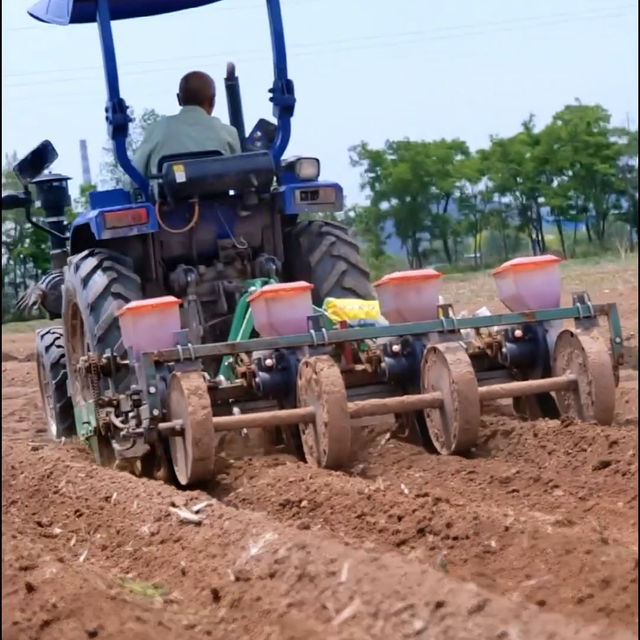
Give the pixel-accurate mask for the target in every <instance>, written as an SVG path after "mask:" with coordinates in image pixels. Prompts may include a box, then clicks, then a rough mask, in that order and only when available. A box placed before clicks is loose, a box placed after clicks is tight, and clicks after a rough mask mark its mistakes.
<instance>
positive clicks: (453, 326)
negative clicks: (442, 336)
mask: <svg viewBox="0 0 640 640" xmlns="http://www.w3.org/2000/svg"><path fill="white" fill-rule="evenodd" d="M437 309H438V320H440V322H441V323H442V330H443V331H455V332H457V331H459V329H458V320H457V318H456V314H455V313H454V311H453V305H452V304H449V303H443V304H439V305H438V307H437ZM448 320H450V321H451V322H447V321H448Z"/></svg>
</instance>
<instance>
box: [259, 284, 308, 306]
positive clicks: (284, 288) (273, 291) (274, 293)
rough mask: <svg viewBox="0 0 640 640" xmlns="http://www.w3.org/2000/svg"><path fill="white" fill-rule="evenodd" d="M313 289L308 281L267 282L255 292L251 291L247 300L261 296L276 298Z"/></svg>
mask: <svg viewBox="0 0 640 640" xmlns="http://www.w3.org/2000/svg"><path fill="white" fill-rule="evenodd" d="M311 289H313V285H312V284H309V283H308V282H303V281H302V280H300V281H299V282H278V283H276V284H267V285H265V286H264V287H262V288H261V289H258V290H257V291H256V292H255V293H252V294H251V295H250V296H249V297H248V298H247V301H248V302H253V301H254V300H257V299H258V298H261V297H267V298H277V297H279V296H286V295H289V294H290V293H301V292H303V291H310V290H311Z"/></svg>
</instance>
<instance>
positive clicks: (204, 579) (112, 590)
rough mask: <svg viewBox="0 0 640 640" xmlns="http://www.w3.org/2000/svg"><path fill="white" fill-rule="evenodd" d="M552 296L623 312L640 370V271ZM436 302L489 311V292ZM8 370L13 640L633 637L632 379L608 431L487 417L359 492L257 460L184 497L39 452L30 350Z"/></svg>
mask: <svg viewBox="0 0 640 640" xmlns="http://www.w3.org/2000/svg"><path fill="white" fill-rule="evenodd" d="M564 285H565V292H566V296H565V299H564V302H569V300H570V298H569V292H570V291H571V290H577V289H587V290H588V291H589V292H590V294H591V296H592V299H593V300H594V301H598V302H604V301H609V302H616V303H617V304H618V305H619V308H620V311H621V316H622V323H623V331H624V335H625V341H626V346H627V347H628V348H629V352H630V353H633V352H634V350H635V349H637V342H636V341H637V330H638V326H637V325H638V280H637V264H636V262H635V261H624V262H615V263H608V264H607V263H593V262H590V263H588V264H579V263H569V264H568V265H566V266H565V270H564ZM446 297H447V299H448V300H449V301H451V302H453V303H454V304H455V307H456V309H457V310H458V311H461V310H463V309H466V310H468V311H469V312H473V311H475V310H476V309H477V308H478V307H480V306H482V305H485V304H486V305H487V306H488V307H489V308H490V309H491V310H493V311H498V310H500V303H499V302H498V301H497V300H496V294H495V288H494V285H493V281H492V279H491V278H490V277H489V276H486V275H475V276H469V277H465V278H463V277H458V276H451V277H448V278H447V280H446ZM635 353H636V355H635V361H636V363H637V350H636V351H635ZM2 354H3V358H2V359H3V363H2V638H3V639H4V640H36V639H37V640H57V639H64V640H80V639H84V638H99V639H102V640H115V639H126V638H130V639H133V638H135V639H136V640H151V639H154V640H169V639H174V638H181V639H183V640H191V639H195V638H212V639H217V640H222V639H230V638H238V639H240V638H246V639H250V640H303V639H304V640H314V639H320V638H322V639H332V640H334V639H335V640H377V639H379V640H395V639H400V638H429V639H436V638H437V639H438V640H462V639H467V638H468V639H474V640H479V639H484V638H488V639H495V640H529V639H530V640H547V639H549V640H550V639H551V638H554V639H565V638H581V639H582V638H584V639H587V638H589V639H595V638H600V639H602V640H614V639H621V640H622V639H626V638H629V639H631V638H637V624H638V583H637V577H638V546H637V545H638V525H637V513H638V512H637V509H638V448H637V428H638V405H637V396H638V386H637V364H636V365H635V370H634V368H633V367H631V368H628V369H625V370H623V371H622V373H621V381H620V385H619V387H618V390H617V414H616V415H617V417H616V422H615V424H614V425H613V426H612V427H609V428H603V427H598V426H594V425H585V424H576V423H569V424H567V423H566V422H564V421H563V422H562V423H561V422H559V421H539V422H535V423H530V422H529V423H528V422H524V421H518V420H516V419H515V418H514V417H512V416H510V415H508V414H507V413H506V411H502V410H501V409H500V408H499V407H496V410H492V411H491V412H490V413H489V414H488V415H486V416H485V417H484V418H483V430H482V437H481V443H480V445H479V446H478V447H477V450H476V451H475V453H474V455H472V456H469V457H468V458H460V457H438V456H433V455H429V454H427V453H426V452H423V451H421V450H419V449H417V448H416V447H413V446H410V445H408V444H404V443H400V442H398V441H395V440H387V441H386V442H382V441H381V442H379V443H377V444H376V446H375V447H374V448H373V449H372V450H371V451H370V453H369V455H368V457H367V458H366V459H365V460H364V461H363V462H362V463H361V464H359V465H358V466H356V467H354V468H353V469H352V470H351V472H350V473H332V472H326V471H322V470H318V469H314V468H311V467H309V466H306V465H304V464H301V463H298V462H296V461H295V460H292V459H286V458H282V457H269V458H262V459H254V460H244V461H242V462H237V463H233V464H232V465H231V466H230V467H229V469H228V471H227V473H226V474H225V475H223V476H221V477H219V479H218V482H217V484H216V485H215V486H212V487H211V488H210V490H209V491H179V490H177V489H175V488H173V487H170V486H168V485H163V484H161V483H159V482H152V481H147V480H139V479H136V478H134V477H133V476H130V475H127V474H125V473H120V472H117V471H113V470H110V469H103V468H97V467H95V466H93V465H92V463H91V461H90V460H89V458H88V456H87V454H86V453H85V452H84V450H83V449H82V448H81V447H80V446H79V445H77V444H75V443H69V442H68V443H65V444H62V443H51V442H49V441H47V439H46V434H44V433H43V430H44V419H43V415H42V412H41V409H40V400H39V394H38V390H37V375H36V369H35V365H34V362H33V359H34V356H33V334H32V333H21V332H20V331H19V327H16V326H15V325H14V326H12V327H8V328H7V331H6V332H5V331H4V330H3V340H2ZM631 359H633V358H631ZM198 503H200V505H201V506H202V510H201V511H200V512H199V513H200V514H201V515H203V516H204V520H203V521H202V522H200V523H199V524H194V523H188V522H184V521H182V520H181V519H180V518H179V517H178V516H177V515H176V511H175V509H176V507H178V508H179V507H180V506H189V507H192V506H193V505H195V504H198Z"/></svg>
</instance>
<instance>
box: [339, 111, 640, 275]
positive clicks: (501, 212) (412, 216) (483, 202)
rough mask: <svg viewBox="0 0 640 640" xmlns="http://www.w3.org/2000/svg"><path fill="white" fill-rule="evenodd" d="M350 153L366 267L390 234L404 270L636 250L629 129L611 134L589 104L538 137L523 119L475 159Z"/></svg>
mask: <svg viewBox="0 0 640 640" xmlns="http://www.w3.org/2000/svg"><path fill="white" fill-rule="evenodd" d="M349 152H350V160H351V164H352V166H354V167H357V168H359V169H360V172H361V190H362V192H363V193H364V195H365V196H366V198H367V204H366V205H365V206H362V207H356V208H355V220H356V222H355V223H354V229H355V231H356V233H358V235H359V236H360V237H361V238H362V239H363V241H364V242H365V243H366V245H367V250H366V251H368V252H370V253H371V254H372V256H373V259H375V260H378V261H380V260H381V257H382V256H383V255H385V246H386V241H387V238H385V237H384V234H385V233H387V234H388V233H389V228H390V225H391V228H392V229H394V230H395V235H396V236H397V238H398V239H399V241H400V244H401V246H402V249H403V250H404V252H405V255H406V260H407V263H408V264H409V266H410V267H412V268H419V267H422V266H424V265H426V264H435V263H439V262H445V263H446V264H448V265H458V266H459V267H460V268H461V269H465V268H471V267H473V268H478V267H480V266H481V265H482V264H487V263H488V262H493V261H495V262H499V261H502V260H505V259H509V258H510V257H513V255H514V254H517V253H521V252H531V253H533V254H539V253H544V252H547V251H551V250H555V251H560V252H561V253H562V254H563V255H564V256H565V257H573V256H575V255H576V254H577V250H578V247H579V246H581V252H582V254H583V255H584V254H586V253H590V254H592V253H594V252H596V253H597V252H602V251H606V250H611V249H612V248H613V246H612V245H615V247H616V248H618V249H621V246H622V245H625V248H626V250H629V249H634V248H635V243H636V241H637V230H638V162H637V157H638V132H637V130H635V131H634V130H630V129H628V128H619V127H618V128H615V127H612V126H611V116H610V114H609V112H608V111H607V110H606V109H604V108H603V107H602V106H600V105H584V104H582V103H581V102H580V101H576V102H575V103H574V104H570V105H566V106H565V107H564V108H562V109H561V110H560V111H558V112H557V113H556V114H555V115H554V116H553V118H552V119H551V122H549V123H548V124H547V125H546V126H545V127H543V128H542V129H538V128H537V127H536V122H535V118H534V116H533V115H530V116H529V117H528V118H527V119H526V120H525V121H524V122H523V123H522V125H521V128H520V130H519V131H518V132H517V133H516V134H515V135H513V136H510V137H506V138H504V137H499V136H491V137H490V140H489V146H488V147H487V148H486V149H480V150H478V151H475V152H471V151H470V150H469V148H468V146H467V144H466V143H465V142H463V141H462V140H459V139H453V140H432V141H424V140H408V139H404V140H395V141H394V140H388V141H387V142H386V143H385V144H384V146H383V147H382V148H379V149H377V148H373V147H371V146H370V145H369V144H368V143H366V142H361V143H360V144H358V145H355V146H353V147H351V148H350V149H349ZM550 221H551V224H552V225H555V232H553V231H551V232H550V226H549V224H550ZM389 223H390V224H389ZM551 228H553V227H551ZM571 228H572V231H570V234H569V235H570V237H569V238H566V237H565V234H566V232H567V229H571ZM582 229H584V232H583V231H582ZM556 234H557V238H556ZM583 236H584V243H583V242H582V240H583ZM621 243H622V244H621ZM583 244H586V245H587V247H586V248H584V247H583ZM527 245H528V249H527ZM555 245H558V246H555ZM465 254H470V255H467V258H465Z"/></svg>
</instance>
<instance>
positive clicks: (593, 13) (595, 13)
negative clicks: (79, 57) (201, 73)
mask: <svg viewBox="0 0 640 640" xmlns="http://www.w3.org/2000/svg"><path fill="white" fill-rule="evenodd" d="M308 1H310V0H307V2H308ZM313 1H317V0H313ZM396 1H397V0H396ZM636 7H637V5H636V4H633V3H631V4H623V5H615V6H603V7H598V8H595V9H588V10H586V11H577V12H575V11H574V12H564V13H551V14H547V15H538V16H528V17H526V18H516V19H510V20H501V21H497V22H486V23H480V24H477V23H476V24H467V25H455V26H451V27H438V28H435V29H424V30H419V31H406V32H402V33H396V34H376V35H370V36H361V37H358V38H347V39H342V40H332V41H331V40H330V41H323V42H311V43H309V42H308V43H298V44H292V45H290V46H289V47H288V49H289V51H290V52H291V51H293V52H295V50H296V49H306V48H309V47H317V46H320V47H325V46H326V45H327V44H330V45H331V44H350V43H352V42H364V41H371V40H380V39H384V38H389V37H392V38H396V37H408V36H422V35H428V34H432V33H433V34H439V33H444V32H455V31H460V30H464V29H477V28H479V27H480V28H485V27H502V26H510V25H515V24H517V23H524V24H525V25H526V24H530V23H532V22H533V21H536V20H548V19H556V18H559V19H561V18H571V20H573V19H574V18H576V17H578V18H579V17H580V16H585V17H593V18H598V17H604V18H606V17H608V16H609V15H611V12H618V11H626V10H627V9H633V8H636ZM603 12H604V14H603ZM534 26H535V25H534ZM463 35H467V34H463ZM472 35H473V34H472ZM237 53H239V54H241V55H242V54H245V53H256V54H261V53H262V51H261V50H258V49H248V50H244V51H240V52H237ZM226 56H228V53H215V54H204V55H201V56H194V55H186V56H172V57H171V58H164V59H163V58H160V59H158V58H156V59H154V60H137V61H135V62H132V63H131V62H130V63H124V64H122V65H119V68H120V69H123V68H126V67H139V66H140V65H145V64H151V65H154V64H157V63H163V62H175V61H178V60H184V61H187V60H189V61H197V60H210V59H211V58H221V57H225V58H226ZM159 70H161V71H164V70H165V68H160V69H159ZM75 71H102V66H101V65H100V66H98V65H94V66H87V67H71V68H68V69H59V68H56V69H40V70H38V71H29V72H26V73H16V72H14V73H5V74H4V76H3V77H4V78H11V77H25V76H32V75H42V74H46V75H49V74H51V73H65V72H75ZM146 72H147V70H141V71H140V72H138V73H146ZM89 79H90V78H89ZM58 80H59V79H56V81H58ZM7 86H17V85H7Z"/></svg>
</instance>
